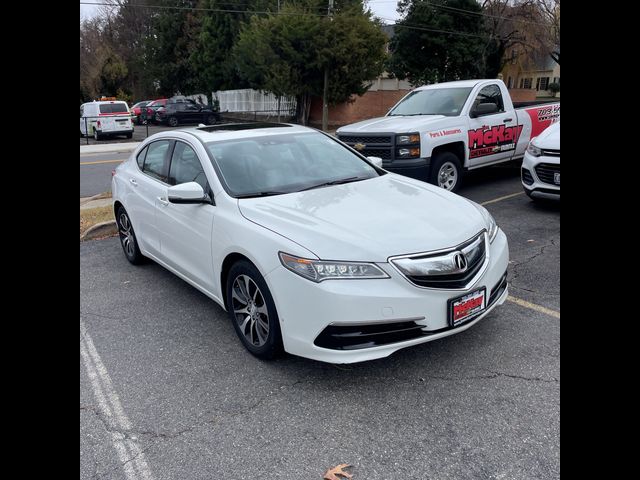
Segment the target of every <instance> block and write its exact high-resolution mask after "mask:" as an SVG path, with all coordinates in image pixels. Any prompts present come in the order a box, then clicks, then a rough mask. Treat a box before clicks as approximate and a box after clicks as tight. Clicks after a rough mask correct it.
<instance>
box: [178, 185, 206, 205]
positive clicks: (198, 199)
mask: <svg viewBox="0 0 640 480" xmlns="http://www.w3.org/2000/svg"><path fill="white" fill-rule="evenodd" d="M167 197H168V199H169V201H170V202H171V203H191V204H196V203H209V204H211V203H212V202H211V198H210V197H209V195H207V194H206V193H204V190H203V189H202V187H201V186H200V184H199V183H197V182H187V183H181V184H180V185H174V186H173V187H169V188H168V189H167Z"/></svg>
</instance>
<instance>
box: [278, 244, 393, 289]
mask: <svg viewBox="0 0 640 480" xmlns="http://www.w3.org/2000/svg"><path fill="white" fill-rule="evenodd" d="M278 255H279V256H280V261H281V262H282V265H283V266H284V267H285V268H286V269H288V270H291V271H292V272H293V273H297V274H298V275H300V276H301V277H304V278H306V279H307V280H311V281H312V282H317V283H319V282H322V281H323V280H342V279H358V278H389V275H387V274H386V273H385V272H384V271H382V270H381V269H380V268H379V267H377V266H376V265H375V264H373V263H362V262H330V261H324V260H310V259H308V258H301V257H296V256H294V255H289V254H288V253H284V252H279V253H278Z"/></svg>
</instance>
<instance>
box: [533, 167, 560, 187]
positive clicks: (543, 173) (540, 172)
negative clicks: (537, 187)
mask: <svg viewBox="0 0 640 480" xmlns="http://www.w3.org/2000/svg"><path fill="white" fill-rule="evenodd" d="M535 170H536V175H537V176H538V178H539V179H540V181H541V182H543V183H548V184H550V185H555V183H554V181H553V176H554V174H555V173H560V165H555V164H553V163H540V164H538V165H536V167H535Z"/></svg>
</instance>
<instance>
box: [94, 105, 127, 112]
mask: <svg viewBox="0 0 640 480" xmlns="http://www.w3.org/2000/svg"><path fill="white" fill-rule="evenodd" d="M100 113H129V108H128V107H127V104H126V103H124V102H119V103H103V104H101V105H100Z"/></svg>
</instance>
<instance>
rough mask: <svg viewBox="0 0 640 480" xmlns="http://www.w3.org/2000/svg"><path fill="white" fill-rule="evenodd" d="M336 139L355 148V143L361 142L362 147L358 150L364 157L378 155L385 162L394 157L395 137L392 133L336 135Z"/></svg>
mask: <svg viewBox="0 0 640 480" xmlns="http://www.w3.org/2000/svg"><path fill="white" fill-rule="evenodd" d="M338 140H340V141H342V142H344V143H346V144H347V145H349V146H350V147H351V148H355V145H356V144H362V145H364V147H363V148H362V149H361V150H358V149H357V148H355V149H356V150H358V151H359V152H360V153H361V154H362V155H364V156H365V157H380V158H381V159H382V160H384V161H385V163H386V162H391V161H393V159H394V150H395V145H394V141H395V137H394V136H393V135H349V134H342V135H338Z"/></svg>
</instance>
